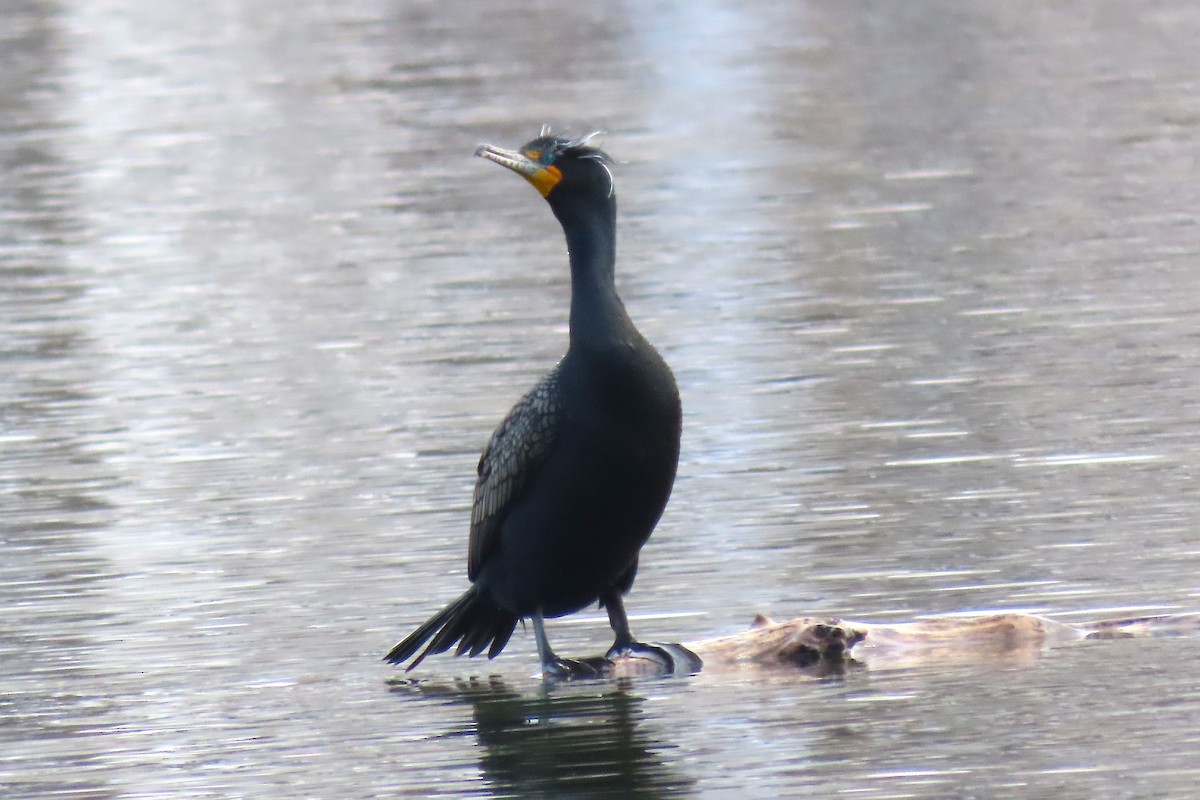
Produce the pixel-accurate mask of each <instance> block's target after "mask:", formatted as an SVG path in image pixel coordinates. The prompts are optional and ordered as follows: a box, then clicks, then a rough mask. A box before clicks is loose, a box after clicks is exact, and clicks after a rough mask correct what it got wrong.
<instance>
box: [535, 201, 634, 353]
mask: <svg viewBox="0 0 1200 800" xmlns="http://www.w3.org/2000/svg"><path fill="white" fill-rule="evenodd" d="M555 213H556V215H557V216H558V218H559V221H560V222H561V223H562V226H563V231H564V233H565V234H566V237H567V251H568V253H569V255H570V259H571V346H572V347H573V348H575V347H582V348H585V349H592V348H608V347H611V346H613V345H616V344H620V343H622V342H625V341H628V339H629V338H630V335H631V333H632V335H634V336H636V335H637V330H636V329H635V328H634V327H633V323H632V322H630V320H629V315H628V314H626V313H625V305H624V304H623V303H622V302H621V298H620V297H618V296H617V287H616V284H615V283H614V279H615V268H616V260H617V236H616V217H617V207H616V201H615V200H614V199H612V198H610V199H609V202H608V203H606V204H605V205H604V206H603V207H601V208H599V209H595V210H589V211H588V212H583V213H577V212H575V211H574V210H573V209H565V210H562V211H561V212H560V210H559V209H555Z"/></svg>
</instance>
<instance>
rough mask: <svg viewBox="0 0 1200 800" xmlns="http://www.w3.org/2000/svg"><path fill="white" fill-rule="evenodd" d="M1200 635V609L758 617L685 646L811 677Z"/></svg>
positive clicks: (622, 667) (633, 669) (632, 671)
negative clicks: (1062, 616) (1112, 614)
mask: <svg viewBox="0 0 1200 800" xmlns="http://www.w3.org/2000/svg"><path fill="white" fill-rule="evenodd" d="M1197 634H1200V613H1189V614H1169V615H1163V616H1152V617H1135V618H1128V619H1114V620H1103V621H1099V622H1084V623H1074V624H1069V623H1064V622H1056V621H1055V620H1052V619H1048V618H1046V617H1039V616H1035V615H1033V614H1020V613H1002V614H989V615H986V616H985V615H981V616H974V617H964V616H951V617H942V618H935V619H928V620H922V621H920V622H904V623H894V624H876V623H870V622H853V621H850V620H839V619H815V618H811V617H800V618H798V619H792V620H788V621H786V622H775V621H774V620H771V619H768V618H767V617H763V616H759V617H757V618H756V619H755V620H754V623H753V625H751V627H750V629H749V630H747V631H744V632H742V633H738V634H734V635H733V636H722V637H720V638H716V639H704V640H702V641H698V642H688V643H686V644H685V645H684V647H686V648H687V649H688V650H691V651H692V652H693V653H695V654H696V655H698V656H699V657H700V658H701V659H702V660H703V661H704V666H703V670H704V671H705V672H708V671H714V670H728V669H738V668H747V667H749V668H771V669H793V670H800V671H802V672H804V673H806V674H810V675H814V676H825V675H831V674H838V673H840V672H843V671H844V670H846V669H848V668H851V667H855V666H868V667H872V668H901V667H907V666H913V665H917V664H931V663H939V662H941V663H944V662H948V661H954V662H970V661H989V660H1001V661H1006V662H1013V661H1021V660H1027V659H1030V658H1033V657H1035V656H1036V655H1037V654H1038V653H1040V652H1041V651H1042V650H1043V649H1044V648H1047V647H1053V646H1056V645H1062V644H1068V643H1070V642H1079V641H1084V640H1087V639H1126V638H1133V637H1154V636H1194V635H1197ZM662 671H663V669H662V665H661V664H658V663H657V662H654V661H651V660H649V659H643V658H637V657H633V658H621V659H618V660H617V661H616V662H615V663H614V664H613V673H612V674H614V675H617V676H621V675H647V674H659V673H661V672H662Z"/></svg>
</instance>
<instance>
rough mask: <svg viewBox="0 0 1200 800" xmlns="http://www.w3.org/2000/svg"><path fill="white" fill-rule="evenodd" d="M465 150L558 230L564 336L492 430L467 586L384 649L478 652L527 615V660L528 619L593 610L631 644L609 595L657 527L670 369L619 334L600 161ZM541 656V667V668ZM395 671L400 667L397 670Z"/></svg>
mask: <svg viewBox="0 0 1200 800" xmlns="http://www.w3.org/2000/svg"><path fill="white" fill-rule="evenodd" d="M477 155H482V156H484V157H486V158H488V159H489V160H492V161H496V162H497V163H500V164H502V165H503V166H506V167H509V168H510V169H513V170H514V171H516V172H518V173H520V174H522V175H523V176H524V177H526V178H527V179H528V180H529V182H530V183H532V184H533V185H534V186H535V187H536V188H537V189H538V190H539V191H540V192H541V193H542V195H543V196H544V197H545V198H546V200H547V201H548V202H549V204H550V207H551V209H552V210H553V211H554V214H555V216H556V217H558V219H559V221H560V222H561V223H562V227H563V231H564V233H565V234H566V239H567V247H568V251H569V254H570V263H571V336H570V345H569V347H568V349H567V353H566V355H565V356H564V357H563V359H562V361H561V362H559V364H558V366H557V367H555V368H554V369H553V370H552V371H551V372H550V373H549V374H547V375H546V376H545V377H544V378H542V380H541V381H540V382H539V383H538V384H537V385H536V386H535V387H534V388H533V389H531V390H530V391H529V392H528V393H527V394H526V395H525V396H524V397H523V398H521V400H519V401H518V402H517V404H516V405H515V406H514V407H513V409H512V410H511V411H510V412H509V413H508V416H507V417H505V419H504V421H503V422H502V423H501V424H500V426H499V428H497V429H496V431H495V433H493V434H492V438H491V441H490V442H489V443H488V446H487V449H486V450H485V451H484V453H483V456H482V458H481V459H480V461H479V477H478V480H477V482H476V485H475V498H474V504H473V508H472V514H471V536H470V545H469V553H468V569H467V571H468V577H469V578H470V579H471V581H472V584H473V585H472V587H471V588H470V589H469V590H468V591H467V593H466V594H464V595H463V596H462V597H460V598H459V599H458V600H457V601H455V602H454V603H452V604H451V605H450V606H447V607H446V608H445V609H444V610H443V611H441V612H440V613H439V614H438V615H437V616H435V617H434V618H433V619H431V620H430V621H429V622H427V623H425V625H423V626H421V627H420V628H418V629H417V630H416V631H415V632H413V633H412V634H411V635H410V636H409V637H408V638H407V639H405V640H404V641H403V642H401V643H400V644H398V645H396V647H395V648H393V649H392V651H391V652H390V653H389V654H388V660H389V661H392V662H394V663H400V662H403V661H405V660H407V659H408V658H410V657H411V656H412V655H414V654H415V653H416V652H417V650H418V649H420V647H421V646H422V645H423V644H424V643H425V642H426V641H427V640H429V639H430V638H432V639H433V641H432V642H431V643H430V644H429V646H428V647H427V648H426V649H425V651H424V652H422V653H421V655H420V656H419V657H418V658H417V659H416V660H415V661H414V662H413V664H412V665H411V666H415V665H416V664H417V663H419V662H420V661H421V659H423V658H424V657H425V656H426V655H428V654H429V653H438V652H442V651H444V650H446V649H449V648H450V647H451V646H453V645H454V644H455V643H456V642H457V643H458V653H459V654H462V653H470V654H471V655H476V654H478V653H480V652H483V651H484V650H485V649H486V650H488V655H489V656H494V655H496V654H497V653H498V652H500V650H501V649H502V648H503V647H504V645H505V644H506V643H507V641H508V638H509V636H510V635H511V634H512V631H513V629H514V627H515V625H516V623H517V621H518V620H519V619H522V618H526V617H531V618H533V620H534V626H535V632H536V633H537V634H538V647H539V651H540V654H541V657H542V661H543V666H544V667H545V668H547V669H548V670H550V669H552V668H553V666H554V664H555V663H557V664H565V663H568V662H561V661H559V660H558V659H557V658H556V657H555V656H554V655H553V653H552V652H551V651H550V649H549V645H548V643H547V642H546V638H545V633H544V630H543V628H542V622H541V620H542V618H543V617H556V616H561V615H563V614H570V613H572V612H574V611H578V610H579V609H581V608H584V607H585V606H587V605H589V604H591V603H594V602H597V601H599V602H600V603H601V604H603V605H605V606H606V607H607V608H608V610H609V617H610V620H611V621H612V623H613V628H614V631H615V632H616V637H617V641H616V644H615V645H614V648H617V647H622V646H629V645H632V644H634V642H633V640H632V637H631V636H630V635H629V628H628V624H627V622H626V618H625V612H624V608H623V606H622V602H621V595H622V594H624V593H625V592H627V591H629V589H630V587H631V586H632V584H633V579H634V576H635V574H636V572H637V559H638V552H639V550H640V549H641V547H642V545H643V544H645V542H646V540H647V539H648V538H649V536H650V533H651V531H653V529H654V526H655V525H656V524H657V522H658V519H659V517H660V515H661V514H662V512H663V509H664V507H665V506H666V504H667V498H668V497H669V496H670V494H671V486H672V484H673V482H674V479H675V469H676V465H677V463H678V459H679V438H680V423H681V412H680V402H679V392H678V390H677V388H676V386H675V379H674V377H673V376H672V375H671V370H670V369H669V368H668V367H667V364H666V362H664V361H663V359H662V357H661V356H660V355H659V354H658V352H657V351H656V350H655V349H654V348H653V347H652V346H651V345H650V343H649V342H647V341H646V339H645V338H644V337H643V336H642V335H641V333H639V332H638V330H637V328H636V327H634V325H633V322H632V321H631V320H630V319H629V316H628V314H626V312H625V307H624V305H623V304H622V303H621V300H620V298H619V297H618V296H617V292H616V288H615V285H614V283H613V277H614V265H615V256H616V197H615V193H614V191H613V185H612V175H611V173H610V172H609V169H608V164H609V161H608V158H607V156H605V155H604V154H603V153H602V152H601V151H599V150H596V149H595V148H592V147H589V146H588V145H587V144H586V142H585V141H568V140H565V139H562V138H557V137H549V136H543V137H541V138H538V139H535V140H534V141H532V142H530V143H528V144H526V145H525V146H524V147H522V148H521V149H520V151H516V152H514V151H506V150H500V149H498V148H493V147H487V146H485V147H481V148H480V149H479V151H477ZM552 662H553V663H552ZM411 666H410V668H411Z"/></svg>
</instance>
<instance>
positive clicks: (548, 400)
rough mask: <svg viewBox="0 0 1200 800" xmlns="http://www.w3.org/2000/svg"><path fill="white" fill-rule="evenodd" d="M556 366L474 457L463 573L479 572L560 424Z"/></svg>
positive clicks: (468, 574)
mask: <svg viewBox="0 0 1200 800" xmlns="http://www.w3.org/2000/svg"><path fill="white" fill-rule="evenodd" d="M558 400H559V396H558V369H557V368H555V369H554V370H553V371H552V372H550V373H549V374H548V375H546V377H544V378H542V380H541V381H540V382H539V383H538V385H537V386H534V387H533V388H532V389H530V390H529V392H528V393H527V394H526V395H525V396H524V397H522V398H521V399H520V400H518V401H517V404H516V405H515V406H513V407H512V410H511V411H509V412H508V416H506V417H505V418H504V421H503V422H501V423H500V427H498V428H496V431H495V432H494V433H493V434H492V438H491V440H490V441H489V442H488V446H487V449H485V450H484V451H483V455H482V456H481V457H480V459H479V477H478V479H477V480H476V481H475V500H474V502H473V504H472V507H471V540H470V545H469V549H468V552H467V577H469V578H470V579H471V580H472V581H473V580H475V578H476V577H478V576H479V570H480V569H482V568H483V564H484V562H485V561H486V560H487V557H488V554H489V553H490V552H491V551H492V549H493V548H494V547H495V546H496V541H497V539H498V537H499V535H500V525H501V523H502V522H503V521H504V516H505V514H506V513H507V512H508V509H509V508H510V507H511V505H512V504H513V503H514V502H516V501H517V500H518V499H519V498H520V497H521V495H522V494H523V493H524V491H525V489H526V488H527V487H528V486H529V483H530V481H531V480H532V479H533V477H534V475H535V474H536V473H537V471H538V467H540V466H541V465H542V463H543V462H544V461H545V460H546V457H547V456H548V455H549V454H550V451H551V450H553V449H554V444H555V441H556V440H557V436H558V423H559V413H560V412H559V402H558Z"/></svg>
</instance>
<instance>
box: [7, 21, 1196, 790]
mask: <svg viewBox="0 0 1200 800" xmlns="http://www.w3.org/2000/svg"><path fill="white" fill-rule="evenodd" d="M1198 38H1200V11H1198V10H1196V9H1193V8H1192V7H1191V6H1186V5H1182V6H1180V5H1177V4H1169V3H1156V2H1152V3H1141V4H1131V5H1129V6H1112V7H1109V6H1104V7H1099V6H1097V7H1092V6H1087V5H1083V6H1079V5H1074V4H1050V5H1048V6H1042V7H1039V8H1036V9H1031V8H1028V7H1021V8H1019V9H1018V8H1015V7H1014V8H1012V9H1009V8H1006V7H1002V6H998V5H996V4H986V3H932V2H910V3H904V4H894V7H893V5H886V6H885V5H879V4H872V3H862V2H851V3H840V4H817V3H798V4H787V5H781V6H779V7H774V8H771V9H764V8H758V9H751V8H750V7H749V6H744V5H739V4H721V3H707V2H706V3H700V4H691V5H688V6H686V7H684V6H679V7H674V6H671V5H668V4H653V3H652V4H644V3H643V4H623V3H618V2H599V3H592V4H587V5H585V6H582V7H580V8H577V9H568V8H564V7H560V6H559V5H555V4H550V3H545V2H542V3H520V2H510V3H501V4H499V5H497V4H481V5H479V6H478V9H476V10H472V9H471V8H470V7H464V6H462V5H461V4H460V5H458V6H454V7H451V6H450V5H449V4H434V3H425V2H405V3H388V2H381V1H380V0H351V1H350V2H345V1H343V2H339V3H320V2H314V3H305V4H299V5H295V4H281V3H276V4H264V3H258V4H253V8H250V7H249V6H248V5H247V4H240V3H232V2H225V3H209V4H202V5H195V4H194V6H193V7H179V6H176V5H171V4H157V3H149V2H143V3H118V2H115V1H110V2H105V1H104V0H97V1H93V0H89V2H72V0H62V2H58V3H43V2H37V1H36V0H13V2H8V3H6V4H4V5H3V6H0V170H2V173H0V175H2V180H0V364H2V366H3V371H2V373H0V375H2V377H0V535H2V537H3V548H4V558H3V559H2V561H0V608H3V609H4V610H3V612H2V616H0V620H2V621H0V786H2V787H3V789H4V792H3V794H4V796H5V797H9V798H26V797H28V798H43V797H50V796H56V797H72V798H76V797H94V798H118V797H120V798H125V797H147V798H149V797H153V798H164V797H188V798H195V797H222V798H224V797H256V798H258V797H295V796H305V797H338V798H347V797H379V796H479V797H524V796H533V797H539V796H540V797H569V796H578V797H597V796H621V797H630V796H632V797H729V796H738V795H741V796H796V795H801V794H808V793H812V794H818V793H819V794H822V795H825V796H835V795H838V794H845V795H846V796H849V797H863V798H883V797H968V796H972V797H1014V798H1016V797H1020V798H1029V797H1054V798H1092V797H1098V796H1104V797H1188V796H1191V794H1192V793H1193V787H1194V786H1195V784H1196V783H1197V780H1198V779H1200V768H1198V767H1197V766H1196V764H1198V763H1200V758H1198V757H1200V678H1197V673H1196V670H1195V668H1194V665H1195V663H1196V659H1197V657H1198V656H1200V643H1198V642H1196V641H1193V640H1188V639H1174V640H1153V641H1148V642H1145V641H1123V642H1122V641H1118V642H1095V643H1086V644H1081V645H1077V646H1073V647H1067V648H1062V649H1056V650H1053V651H1050V652H1048V653H1046V654H1044V655H1043V656H1041V657H1034V658H1017V659H1011V660H1006V661H1003V662H1001V663H967V664H953V665H945V664H942V665H938V664H930V665H928V666H926V667H921V668H913V669H903V670H887V671H874V672H871V671H867V670H851V671H850V672H848V673H847V674H846V675H845V676H843V677H841V678H837V679H825V680H820V681H817V680H811V679H801V678H798V677H797V676H794V675H788V674H779V675H762V674H758V673H754V674H740V675H732V676H731V675H716V674H711V673H710V674H701V675H700V676H697V677H695V678H692V679H686V680H684V679H681V680H640V681H636V680H635V681H628V682H616V683H593V684H585V685H573V686H550V687H546V686H542V685H540V683H539V681H537V680H536V679H534V678H532V677H531V673H532V672H533V670H534V667H535V663H534V661H535V656H534V647H533V642H532V636H531V635H529V634H522V633H521V632H520V631H519V630H518V633H517V635H516V636H515V637H514V640H513V642H512V643H511V644H510V645H509V648H508V650H507V651H506V652H505V653H504V654H503V655H502V656H501V657H500V658H498V659H497V660H495V661H493V662H490V663H489V662H486V661H480V660H476V661H465V660H453V659H450V658H444V657H443V658H437V659H431V660H430V661H429V662H427V663H426V664H424V665H422V667H421V668H420V670H419V671H418V672H414V673H412V674H410V675H409V676H407V679H402V680H396V679H397V678H398V677H399V676H401V675H402V673H399V672H397V670H395V669H394V668H392V667H389V666H387V665H385V664H383V663H382V662H381V661H380V660H379V659H380V657H381V656H382V654H383V653H384V652H386V650H387V649H388V648H389V647H390V646H391V645H392V644H393V643H394V642H395V641H396V640H397V639H398V638H399V637H401V636H402V635H404V634H406V633H407V632H408V631H409V630H411V628H412V627H414V626H415V625H416V624H417V623H419V622H420V621H422V620H423V619H425V618H426V617H427V616H428V615H429V614H430V613H432V612H433V611H434V610H436V609H437V608H438V607H440V605H441V604H442V603H444V602H446V601H448V600H449V599H451V598H453V597H454V596H456V595H457V594H458V593H459V592H461V591H462V589H463V587H464V586H465V585H466V578H465V558H464V555H465V544H466V526H467V514H468V503H469V499H470V491H471V484H472V476H473V468H474V463H475V460H476V458H477V457H478V452H479V450H480V448H481V447H482V445H483V444H484V442H486V439H487V436H488V435H489V433H490V431H491V429H492V427H493V425H494V424H495V423H496V422H497V421H498V420H499V418H500V417H501V415H502V414H503V413H504V411H505V410H506V409H507V408H508V406H509V404H510V403H511V402H512V401H513V400H514V399H515V398H516V397H517V396H518V395H519V394H520V393H521V391H522V390H523V388H524V387H525V386H527V385H528V384H529V383H531V382H532V381H533V380H535V379H536V377H537V376H538V375H539V374H540V373H541V372H542V371H544V370H545V369H547V368H548V367H549V366H550V365H551V364H553V363H554V361H555V359H556V358H557V357H558V355H559V354H560V353H561V352H562V350H563V348H564V346H565V330H566V318H565V313H566V297H567V278H566V271H565V268H564V252H563V251H564V248H563V244H562V241H561V234H560V233H559V231H558V229H557V226H556V224H555V222H554V220H553V218H552V217H551V215H550V214H549V213H548V212H547V211H546V209H545V207H544V205H543V204H542V201H541V200H540V199H539V198H538V197H537V196H536V193H534V192H532V191H530V190H529V189H528V187H526V186H524V185H523V184H522V183H521V182H520V181H519V180H518V179H516V178H515V177H514V176H512V175H509V174H506V173H504V172H503V170H500V169H498V168H496V167H495V166H494V165H489V164H485V163H484V162H482V161H478V160H474V159H472V158H471V157H470V155H471V152H472V150H473V148H474V146H475V145H476V144H477V143H478V142H480V141H491V142H495V143H498V144H502V145H509V146H511V145H515V144H518V143H520V142H522V141H524V140H526V139H527V138H529V137H530V136H531V135H532V134H533V133H534V132H536V130H537V128H538V127H539V126H540V125H541V124H542V123H543V122H550V123H554V124H557V125H570V126H573V127H574V129H575V130H577V131H582V130H585V129H590V128H593V127H596V128H604V129H606V130H608V131H610V134H609V135H608V137H607V139H606V147H607V148H608V149H609V150H610V152H611V153H612V154H613V155H614V156H615V157H616V158H618V159H620V161H621V162H622V163H621V165H620V167H619V170H618V176H617V179H618V186H619V191H620V195H621V216H620V221H621V236H622V240H621V253H620V259H621V260H620V265H619V272H620V275H619V281H620V287H621V290H622V292H623V295H624V297H625V299H626V302H627V304H628V306H629V308H630V310H631V313H632V314H633V316H634V318H635V319H636V320H637V321H638V322H639V324H640V325H641V327H642V329H643V330H644V331H645V332H646V333H647V335H648V336H649V337H650V338H651V339H652V340H653V341H654V342H655V343H656V344H657V345H658V346H659V348H660V350H662V352H663V353H664V354H665V355H666V357H667V358H668V360H669V361H670V362H671V364H672V365H673V367H674V368H675V371H676V375H677V377H678V379H679V383H680V388H681V391H682V394H683V399H684V407H685V430H684V443H683V457H682V461H681V465H680V473H679V479H678V482H677V484H676V490H675V494H674V496H673V499H672V502H671V505H670V507H669V509H668V511H667V513H666V515H665V517H664V519H663V522H662V524H661V525H660V528H659V530H658V531H657V532H656V534H655V536H654V538H653V539H652V540H651V543H650V545H649V546H648V547H647V548H646V550H645V551H644V555H643V559H642V568H641V573H640V575H639V579H638V584H637V586H636V589H635V591H634V593H633V594H632V595H631V597H630V599H629V607H630V610H631V612H632V613H633V614H634V625H635V632H637V633H640V634H641V635H642V636H644V637H646V638H651V639H678V640H689V639H696V638H700V637H703V636H709V635H717V634H724V633H731V632H735V631H737V630H740V629H741V628H743V627H744V626H745V625H746V624H748V622H749V620H750V619H751V618H752V616H753V615H754V614H755V613H756V612H764V613H768V614H771V615H773V616H775V617H778V618H784V617H788V616H797V615H801V614H820V615H830V616H842V617H850V618H857V619H868V620H898V619H910V618H914V617H918V616H920V615H923V614H937V613H946V612H953V611H961V610H983V609H995V608H1007V609H1023V610H1029V611H1034V612H1038V613H1043V614H1046V615H1049V616H1052V617H1055V618H1058V619H1063V620H1066V621H1072V620H1079V619H1088V618H1098V617H1105V616H1119V615H1130V614H1142V613H1157V612H1169V611H1173V610H1180V609H1196V608H1197V607H1200V583H1198V582H1197V578H1196V576H1197V574H1200V544H1198V538H1197V534H1196V531H1197V530H1200V507H1198V505H1197V503H1196V501H1195V495H1196V492H1195V480H1196V478H1195V476H1196V473H1197V468H1198V467H1200V456H1198V455H1197V453H1200V441H1198V440H1200V434H1198V433H1197V431H1198V430H1200V425H1198V424H1197V423H1200V405H1198V403H1197V401H1196V397H1197V390H1196V385H1197V382H1198V381H1200V335H1198V334H1197V319H1200V317H1198V314H1197V312H1198V311H1200V293H1198V292H1197V288H1196V287H1197V283H1196V277H1195V269H1196V256H1197V251H1198V250H1200V244H1198V243H1200V228H1198V225H1197V222H1196V219H1195V211H1196V208H1197V207H1198V206H1200V166H1198V164H1197V153H1200V100H1198V98H1200V91H1198V89H1200V85H1198V78H1197V75H1200V57H1198V56H1197V55H1196V52H1197V51H1196V48H1195V41H1196V40H1197V39H1198ZM550 632H551V636H552V638H553V640H554V642H555V643H556V646H557V647H559V648H560V649H561V650H563V651H566V652H579V653H593V652H597V651H599V650H601V649H602V648H603V647H604V646H605V645H606V644H607V634H606V625H605V621H604V619H603V617H602V615H599V614H596V613H591V612H589V613H586V614H580V615H576V616H575V617H571V618H568V619H566V620H562V621H557V622H554V623H552V624H551V629H550Z"/></svg>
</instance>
